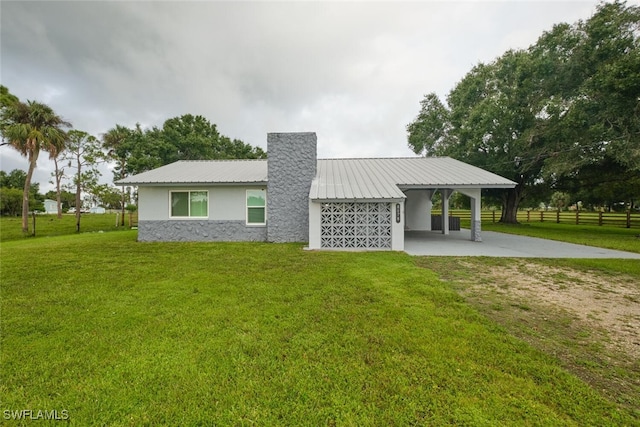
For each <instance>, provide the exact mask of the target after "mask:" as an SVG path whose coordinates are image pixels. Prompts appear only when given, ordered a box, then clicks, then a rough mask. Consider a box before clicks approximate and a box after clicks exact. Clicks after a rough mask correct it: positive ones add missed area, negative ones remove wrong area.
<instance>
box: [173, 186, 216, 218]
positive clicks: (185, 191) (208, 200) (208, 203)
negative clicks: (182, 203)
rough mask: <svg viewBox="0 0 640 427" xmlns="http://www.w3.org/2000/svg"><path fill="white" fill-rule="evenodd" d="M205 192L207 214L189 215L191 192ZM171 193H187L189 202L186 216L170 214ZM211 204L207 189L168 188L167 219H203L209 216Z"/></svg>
mask: <svg viewBox="0 0 640 427" xmlns="http://www.w3.org/2000/svg"><path fill="white" fill-rule="evenodd" d="M202 192H205V193H207V215H206V216H191V193H202ZM173 193H189V204H188V205H187V206H188V208H189V215H188V216H171V199H172V196H171V195H172V194H173ZM210 205H211V199H210V198H209V190H169V219H179V220H185V221H190V220H203V219H208V218H209V206H210Z"/></svg>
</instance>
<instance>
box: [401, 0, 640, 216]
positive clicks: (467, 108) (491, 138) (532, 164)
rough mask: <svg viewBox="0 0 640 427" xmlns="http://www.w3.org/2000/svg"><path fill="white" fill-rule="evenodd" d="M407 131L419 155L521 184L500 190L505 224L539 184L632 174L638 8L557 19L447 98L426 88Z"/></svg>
mask: <svg viewBox="0 0 640 427" xmlns="http://www.w3.org/2000/svg"><path fill="white" fill-rule="evenodd" d="M407 132H408V144H409V146H410V148H412V149H413V150H414V152H416V153H419V154H425V155H447V156H451V157H454V158H457V159H460V160H463V161H466V162H468V163H471V164H473V165H476V166H479V167H482V168H484V169H487V170H490V171H492V172H495V173H497V174H500V175H502V176H504V177H506V178H509V179H511V180H513V181H515V182H517V183H518V185H517V186H516V188H514V189H511V190H506V191H504V192H503V193H502V206H503V209H502V218H501V220H502V221H503V222H516V216H515V215H516V210H517V208H518V206H519V204H520V202H521V201H522V199H523V198H524V197H527V195H531V194H533V193H538V192H539V191H540V189H539V188H540V187H545V188H547V189H549V190H551V189H560V190H561V189H562V188H559V187H561V186H562V185H563V184H567V183H569V182H571V183H572V184H573V185H575V183H576V182H580V180H581V178H580V177H581V176H583V177H586V176H588V175H591V174H592V171H593V170H598V169H600V168H601V167H603V166H607V167H612V168H615V169H616V170H617V171H621V172H623V173H628V174H631V175H634V174H637V173H638V172H639V171H640V7H637V6H627V5H626V3H623V2H615V3H605V4H600V5H599V6H598V8H597V11H596V13H595V14H594V15H593V16H592V17H591V18H589V19H588V20H586V21H578V22H577V23H575V24H573V25H569V24H566V23H563V24H558V25H555V26H554V27H553V28H552V29H551V30H550V31H547V32H545V33H543V34H542V36H541V37H540V38H539V39H538V41H537V42H536V43H535V44H534V45H532V46H530V47H529V48H528V49H526V50H510V51H507V52H505V53H504V54H503V55H502V56H501V57H499V58H497V59H496V60H494V61H493V62H491V63H488V64H483V63H480V64H478V65H476V66H475V67H473V68H472V70H471V71H469V73H468V74H467V75H466V76H465V77H464V78H463V79H462V80H461V81H460V82H459V83H458V84H457V85H456V86H455V87H454V88H453V89H452V90H451V92H450V93H449V94H448V96H447V99H446V104H445V103H443V102H442V101H441V100H440V99H439V98H438V96H437V95H436V94H434V93H430V94H428V95H426V96H425V97H424V99H423V101H422V102H421V109H420V112H419V114H418V116H417V117H416V119H415V120H414V121H413V122H412V123H410V124H409V125H408V126H407ZM554 187H555V188H554ZM619 196H620V197H623V194H622V193H619ZM636 196H637V194H636Z"/></svg>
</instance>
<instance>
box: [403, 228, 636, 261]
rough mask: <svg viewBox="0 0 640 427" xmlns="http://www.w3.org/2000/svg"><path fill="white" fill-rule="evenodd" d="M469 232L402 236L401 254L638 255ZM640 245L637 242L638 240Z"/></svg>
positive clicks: (422, 232) (502, 255)
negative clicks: (475, 235)
mask: <svg viewBox="0 0 640 427" xmlns="http://www.w3.org/2000/svg"><path fill="white" fill-rule="evenodd" d="M469 235H470V232H469V230H460V231H451V232H450V234H449V235H448V236H444V235H443V234H442V233H441V232H439V231H408V232H405V237H404V250H405V252H406V253H408V254H409V255H427V256H489V257H513V258H630V259H640V254H638V253H632V252H623V251H615V250H611V249H602V248H596V247H593V246H585V245H576V244H573V243H564V242H556V241H554V240H547V239H538V238H536V237H525V236H516V235H514V234H505V233H496V232H492V231H483V232H482V242H472V241H471V240H469ZM638 245H640V239H639V240H638Z"/></svg>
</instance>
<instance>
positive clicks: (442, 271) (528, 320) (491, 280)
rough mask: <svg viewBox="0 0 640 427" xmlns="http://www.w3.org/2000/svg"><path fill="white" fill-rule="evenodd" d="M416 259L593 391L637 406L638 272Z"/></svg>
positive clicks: (639, 355) (514, 261)
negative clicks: (609, 271)
mask: <svg viewBox="0 0 640 427" xmlns="http://www.w3.org/2000/svg"><path fill="white" fill-rule="evenodd" d="M418 264H419V265H421V266H423V267H426V268H429V269H431V270H434V271H436V272H438V273H439V275H440V277H441V278H442V279H443V280H445V281H448V282H450V283H452V285H453V287H454V288H455V289H456V290H457V291H458V293H459V294H460V295H461V296H463V297H464V298H465V299H466V300H467V301H468V302H469V303H470V304H472V305H473V306H474V307H476V308H477V309H478V310H479V311H480V312H481V313H483V314H485V315H486V316H487V317H488V318H490V319H491V320H493V321H495V322H496V323H498V324H500V325H502V326H503V327H504V328H505V329H506V330H507V331H509V332H510V333H511V334H513V335H514V336H516V337H518V338H520V339H523V340H525V341H527V342H529V343H530V344H531V345H533V346H534V347H536V348H538V349H540V350H541V351H543V352H545V353H547V354H549V355H550V356H552V357H554V358H556V359H557V360H559V361H560V363H561V364H562V365H563V366H565V367H566V368H567V369H569V370H570V371H572V372H574V373H575V374H576V375H577V376H579V377H580V378H582V379H583V380H584V381H586V382H587V383H589V384H591V386H592V387H593V388H594V389H595V390H596V391H598V392H599V393H601V394H603V395H604V396H605V397H607V398H609V399H611V400H612V401H615V402H617V403H618V404H620V405H623V406H625V407H627V408H630V409H632V411H634V412H636V411H638V404H637V402H638V401H640V283H638V280H637V278H632V277H629V276H625V275H610V274H606V273H603V272H599V271H588V270H584V269H577V268H575V269H574V268H570V267H557V266H552V265H549V263H545V262H544V261H537V260H524V259H506V258H503V259H494V258H490V259H488V258H437V257H430V258H426V257H425V258H420V259H419V261H418ZM636 413H637V414H638V416H639V417H640V412H636Z"/></svg>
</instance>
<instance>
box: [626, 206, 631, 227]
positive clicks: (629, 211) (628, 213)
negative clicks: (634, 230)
mask: <svg viewBox="0 0 640 427" xmlns="http://www.w3.org/2000/svg"><path fill="white" fill-rule="evenodd" d="M627 228H631V209H629V210H628V211H627Z"/></svg>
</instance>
